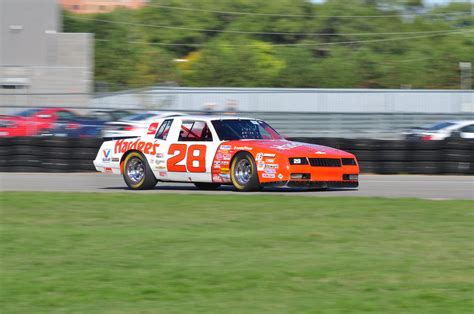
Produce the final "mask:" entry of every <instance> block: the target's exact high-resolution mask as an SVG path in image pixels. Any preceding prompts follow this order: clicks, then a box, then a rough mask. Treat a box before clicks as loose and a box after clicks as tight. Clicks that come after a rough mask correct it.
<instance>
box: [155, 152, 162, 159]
mask: <svg viewBox="0 0 474 314" xmlns="http://www.w3.org/2000/svg"><path fill="white" fill-rule="evenodd" d="M156 158H164V155H163V154H162V153H158V154H156Z"/></svg>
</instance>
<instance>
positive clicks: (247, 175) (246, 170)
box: [234, 159, 252, 185]
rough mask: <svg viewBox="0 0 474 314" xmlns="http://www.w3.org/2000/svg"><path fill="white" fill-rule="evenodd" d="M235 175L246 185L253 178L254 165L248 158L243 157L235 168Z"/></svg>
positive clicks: (241, 183)
mask: <svg viewBox="0 0 474 314" xmlns="http://www.w3.org/2000/svg"><path fill="white" fill-rule="evenodd" d="M234 176H235V179H236V180H237V182H238V183H239V184H240V185H246V184H247V183H249V181H250V179H251V178H252V165H251V164H250V161H249V160H247V159H241V160H239V161H238V162H237V164H236V165H235V168H234Z"/></svg>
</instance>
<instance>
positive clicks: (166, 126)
mask: <svg viewBox="0 0 474 314" xmlns="http://www.w3.org/2000/svg"><path fill="white" fill-rule="evenodd" d="M171 124H173V119H168V120H165V121H163V123H162V124H161V126H160V128H159V129H158V132H156V134H155V138H156V139H157V140H163V141H166V138H167V137H168V133H169V132H170V129H171Z"/></svg>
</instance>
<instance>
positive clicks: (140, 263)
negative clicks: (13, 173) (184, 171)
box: [0, 193, 474, 314]
mask: <svg viewBox="0 0 474 314" xmlns="http://www.w3.org/2000/svg"><path fill="white" fill-rule="evenodd" d="M0 207H1V212H0V214H1V219H0V222H1V229H0V235H1V247H0V248H1V269H0V271H1V273H0V280H1V282H0V283H1V286H0V302H1V303H0V306H1V307H0V312H1V313H66V312H67V313H71V312H72V313H226V314H230V313H349V312H350V313H357V312H373V313H472V312H473V311H474V300H473V299H474V295H473V291H474V206H473V202H472V201H425V200H412V199H404V200H396V199H369V198H312V197H290V196H281V197H280V196H247V195H243V194H239V195H238V196H233V195H232V196H227V195H223V196H205V195H162V194H160V195H153V194H146V195H144V194H60V193H0Z"/></svg>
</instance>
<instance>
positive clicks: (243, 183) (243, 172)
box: [230, 152, 261, 192]
mask: <svg viewBox="0 0 474 314" xmlns="http://www.w3.org/2000/svg"><path fill="white" fill-rule="evenodd" d="M230 178H231V181H232V184H233V185H234V187H235V188H236V189H237V190H238V191H242V192H251V191H258V190H260V188H261V187H260V182H259V181H258V173H257V166H256V165H255V160H254V159H253V157H252V155H250V154H249V153H247V152H241V153H238V154H237V155H236V156H235V157H234V159H233V160H232V163H231V166H230Z"/></svg>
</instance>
